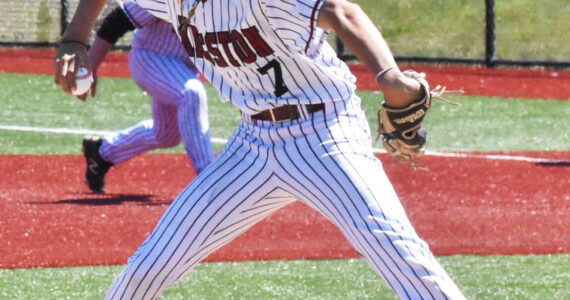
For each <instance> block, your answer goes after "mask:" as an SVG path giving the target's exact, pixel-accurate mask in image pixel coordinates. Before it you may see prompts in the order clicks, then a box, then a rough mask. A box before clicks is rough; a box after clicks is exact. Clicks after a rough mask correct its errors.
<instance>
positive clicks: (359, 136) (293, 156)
mask: <svg viewBox="0 0 570 300" xmlns="http://www.w3.org/2000/svg"><path fill="white" fill-rule="evenodd" d="M330 108H331V103H327V106H326V109H325V110H326V111H327V112H330V111H332V112H333V113H328V114H327V116H326V117H324V116H323V112H322V111H321V112H317V113H315V114H314V115H313V117H312V118H310V119H309V120H303V121H299V122H298V121H293V122H287V123H285V124H271V123H270V122H266V121H253V122H251V121H250V122H248V121H245V120H244V121H242V122H241V123H240V125H239V126H238V128H237V129H236V131H235V132H234V135H233V136H232V138H231V139H230V141H229V142H228V144H227V145H226V147H225V149H224V150H223V151H222V153H221V154H220V155H219V156H218V158H217V159H216V160H215V161H214V162H213V163H212V164H211V165H210V166H208V167H207V168H206V170H204V172H203V173H202V174H200V176H198V177H197V178H196V179H195V180H194V181H193V182H192V183H190V185H189V186H188V187H187V188H186V189H185V190H184V191H183V192H182V193H181V194H180V195H179V196H178V198H177V199H176V200H175V201H174V202H173V203H172V205H171V206H170V207H169V208H168V210H167V211H166V212H165V214H164V215H163V217H162V218H161V220H160V221H159V223H158V225H157V227H156V228H155V230H154V232H153V233H152V234H151V235H150V236H149V237H148V238H147V240H146V241H145V242H144V243H143V245H142V246H141V247H140V248H139V249H138V250H137V252H136V253H135V255H134V256H133V257H131V259H129V265H128V266H127V268H126V269H125V270H124V271H123V272H122V273H121V274H120V275H119V276H117V278H116V279H115V281H114V282H113V284H112V286H111V288H110V290H109V292H108V294H107V299H154V298H156V297H158V296H159V295H160V294H161V293H162V291H163V290H164V289H166V288H167V287H168V286H170V285H171V284H172V283H174V282H175V281H177V280H179V279H181V278H182V277H183V276H185V275H186V274H188V273H189V272H190V271H191V270H192V269H193V268H194V266H196V264H197V263H198V262H199V261H200V260H202V259H203V258H205V257H206V256H207V255H208V254H209V253H211V252H213V251H214V250H216V249H217V248H219V247H221V246H222V245H224V244H226V243H228V242H229V241H230V240H232V239H233V238H235V237H237V236H238V235H240V234H241V233H243V232H244V231H246V230H247V229H248V228H250V227H251V226H253V225H254V224H255V223H257V222H258V221H260V220H262V219H263V218H264V217H266V216H269V215H270V214H271V213H273V212H275V211H276V210H278V209H279V208H282V207H283V206H285V205H287V204H289V203H291V202H292V201H294V200H293V199H300V200H301V201H303V202H305V203H307V204H308V205H309V206H311V207H313V208H314V209H316V210H318V211H319V212H321V213H322V214H323V215H325V216H326V217H327V218H328V219H330V220H331V221H332V222H333V223H334V224H335V225H336V226H338V228H339V229H340V230H341V232H342V233H343V234H344V236H345V237H346V238H347V240H348V241H349V242H350V243H351V244H352V246H353V247H354V248H355V249H356V250H357V251H358V252H359V253H360V254H361V255H362V256H363V257H364V259H366V261H367V262H368V264H369V265H370V266H371V267H372V268H373V269H374V270H375V271H376V272H377V273H378V274H380V275H381V276H382V277H383V278H384V279H385V280H386V282H387V283H388V284H389V285H390V287H391V288H392V289H393V290H394V291H395V292H396V293H397V294H398V295H399V296H400V297H401V298H403V299H463V296H462V294H461V292H460V291H459V289H458V288H457V287H456V285H455V284H454V283H453V281H452V280H451V279H450V278H449V276H448V275H447V274H446V272H445V271H444V270H443V269H442V268H441V266H440V265H439V263H438V262H437V261H436V260H435V258H434V257H433V255H432V254H431V252H430V250H429V249H428V246H427V245H426V243H425V242H423V241H422V240H421V239H420V238H419V237H418V236H417V235H416V233H415V230H414V229H413V227H412V225H411V224H410V222H409V221H408V219H407V217H406V215H405V212H404V209H403V208H402V206H401V204H400V202H399V200H398V197H397V196H396V194H395V192H394V190H393V188H392V185H391V183H390V182H389V180H388V178H387V177H386V175H385V173H384V171H383V169H382V166H381V163H380V162H379V161H378V160H377V159H376V158H374V157H373V154H372V148H371V143H370V132H369V128H368V123H367V122H366V120H365V118H364V114H363V112H362V111H361V110H360V109H357V111H356V112H353V113H352V115H351V113H343V116H337V115H335V113H334V110H333V109H330Z"/></svg>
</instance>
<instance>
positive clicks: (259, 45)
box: [178, 16, 274, 67]
mask: <svg viewBox="0 0 570 300" xmlns="http://www.w3.org/2000/svg"><path fill="white" fill-rule="evenodd" d="M178 22H179V24H180V26H178V33H179V34H180V36H181V39H182V44H183V45H184V48H185V49H186V51H187V52H188V55H190V56H195V57H200V58H204V59H206V60H208V61H209V62H210V63H212V64H213V65H214V66H219V67H228V66H229V65H232V66H234V67H239V66H241V64H240V62H241V63H242V64H251V63H253V62H255V61H256V60H257V58H258V57H266V56H268V55H271V54H273V53H274V51H273V49H271V47H270V46H269V44H267V42H265V40H264V39H263V38H262V37H261V35H260V34H259V30H258V29H257V27H255V26H252V27H249V28H245V29H241V30H232V31H219V32H206V33H205V34H203V33H200V32H198V28H196V27H195V26H193V25H191V24H190V23H189V22H188V19H187V18H185V17H183V16H178ZM189 35H191V36H192V40H193V41H194V45H193V44H192V42H191V41H190V38H189Z"/></svg>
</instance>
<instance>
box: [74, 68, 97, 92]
mask: <svg viewBox="0 0 570 300" xmlns="http://www.w3.org/2000/svg"><path fill="white" fill-rule="evenodd" d="M91 83H93V75H91V73H90V72H89V71H88V70H87V69H86V68H83V67H81V68H79V71H77V75H76V76H75V86H76V88H75V89H74V90H72V91H71V93H73V94H74V95H77V96H79V95H83V94H85V93H87V92H88V91H89V89H90V88H91Z"/></svg>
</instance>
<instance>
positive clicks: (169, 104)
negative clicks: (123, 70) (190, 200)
mask: <svg viewBox="0 0 570 300" xmlns="http://www.w3.org/2000/svg"><path fill="white" fill-rule="evenodd" d="M123 9H124V11H125V12H126V13H127V15H128V17H129V18H130V19H131V20H132V21H133V23H134V24H135V25H136V26H139V27H140V26H142V27H140V28H139V29H137V31H136V32H135V35H134V38H133V49H132V50H131V52H130V53H129V66H130V68H131V74H132V75H133V78H134V80H135V81H136V83H137V84H138V85H139V86H140V87H141V88H142V89H143V90H144V91H146V92H148V93H149V94H150V96H151V97H152V120H145V121H142V122H140V123H139V124H137V125H135V126H133V127H130V128H127V129H124V130H122V131H119V132H117V133H115V134H113V135H110V136H107V137H105V139H104V143H103V145H102V146H101V148H100V151H99V152H100V154H101V156H103V158H105V159H106V160H107V161H110V162H113V163H114V164H118V163H121V162H123V161H125V160H127V159H129V158H131V157H133V156H135V155H138V154H140V153H143V152H147V151H150V150H154V149H158V148H170V147H174V146H176V145H178V144H179V143H180V141H181V140H182V141H183V143H184V147H185V149H186V152H187V153H188V156H189V157H190V160H191V161H192V165H193V167H194V169H195V170H196V171H197V172H198V173H199V172H201V171H202V170H203V169H204V168H205V167H206V166H207V165H208V164H210V163H211V162H212V160H214V153H213V149H212V144H211V141H210V132H209V121H208V103H207V101H208V100H207V95H206V90H205V88H204V86H203V84H202V82H201V79H200V78H199V77H198V74H197V71H196V70H195V67H194V66H193V65H192V64H191V63H190V62H189V61H188V55H187V54H186V51H185V50H184V48H183V47H182V45H181V44H180V40H179V39H178V37H177V36H176V34H175V33H174V32H173V29H172V26H171V25H170V24H169V23H166V22H164V21H162V20H160V19H157V18H156V17H154V16H152V15H151V14H149V13H148V12H147V11H145V10H144V9H142V8H141V7H139V6H138V5H136V4H135V3H133V2H131V1H126V2H125V3H124V5H123Z"/></svg>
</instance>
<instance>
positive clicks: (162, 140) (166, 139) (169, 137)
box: [155, 130, 182, 148]
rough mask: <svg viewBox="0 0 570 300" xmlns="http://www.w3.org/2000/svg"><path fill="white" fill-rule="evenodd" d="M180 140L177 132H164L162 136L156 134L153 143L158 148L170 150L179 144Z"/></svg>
mask: <svg viewBox="0 0 570 300" xmlns="http://www.w3.org/2000/svg"><path fill="white" fill-rule="evenodd" d="M181 140H182V138H181V137H180V134H179V133H178V130H176V131H171V132H166V133H163V134H157V135H156V137H155V142H156V144H157V146H158V147H159V148H172V147H176V145H178V144H180V141H181Z"/></svg>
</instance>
